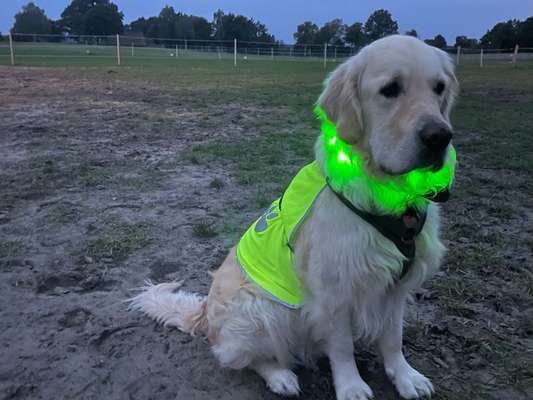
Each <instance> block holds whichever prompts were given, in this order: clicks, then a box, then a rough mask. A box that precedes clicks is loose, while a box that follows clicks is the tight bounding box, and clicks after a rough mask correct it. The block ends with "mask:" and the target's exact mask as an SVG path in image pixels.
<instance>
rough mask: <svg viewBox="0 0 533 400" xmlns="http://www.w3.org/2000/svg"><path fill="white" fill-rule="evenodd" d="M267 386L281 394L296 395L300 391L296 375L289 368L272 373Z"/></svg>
mask: <svg viewBox="0 0 533 400" xmlns="http://www.w3.org/2000/svg"><path fill="white" fill-rule="evenodd" d="M267 386H268V388H269V389H270V390H271V391H273V392H274V393H276V394H280V395H282V396H297V395H298V394H299V393H300V386H299V385H298V377H297V376H296V375H295V374H294V372H292V371H290V370H288V369H287V370H279V371H275V372H273V373H272V375H271V376H270V377H269V378H268V381H267Z"/></svg>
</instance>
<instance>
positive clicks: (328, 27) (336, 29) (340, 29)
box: [315, 18, 346, 46]
mask: <svg viewBox="0 0 533 400" xmlns="http://www.w3.org/2000/svg"><path fill="white" fill-rule="evenodd" d="M345 34H346V25H344V24H343V23H342V19H339V18H335V19H333V20H331V21H329V22H326V23H325V24H324V26H322V28H320V29H319V30H318V33H317V34H316V36H315V43H317V44H322V43H327V44H331V45H334V46H343V45H344V36H345Z"/></svg>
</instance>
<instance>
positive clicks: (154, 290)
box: [129, 282, 207, 336]
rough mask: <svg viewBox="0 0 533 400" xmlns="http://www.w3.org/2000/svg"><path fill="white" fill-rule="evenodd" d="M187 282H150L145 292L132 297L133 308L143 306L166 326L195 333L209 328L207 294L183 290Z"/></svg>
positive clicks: (141, 308)
mask: <svg viewBox="0 0 533 400" xmlns="http://www.w3.org/2000/svg"><path fill="white" fill-rule="evenodd" d="M182 283H183V282H172V283H160V284H158V285H154V284H152V283H151V282H147V285H146V286H145V287H144V288H142V292H141V293H140V294H138V295H137V296H135V297H134V298H132V299H130V300H129V301H130V309H133V310H139V311H142V312H144V313H145V314H147V315H148V316H150V317H151V318H153V319H155V320H156V321H157V322H159V323H162V324H163V325H165V326H175V327H176V328H178V329H179V330H181V331H183V332H186V333H189V334H191V335H193V336H194V335H195V334H196V333H197V332H205V331H206V330H207V312H206V297H205V296H200V295H199V294H196V293H189V292H184V291H182V290H179V291H177V292H176V289H178V288H179V287H180V286H181V285H182Z"/></svg>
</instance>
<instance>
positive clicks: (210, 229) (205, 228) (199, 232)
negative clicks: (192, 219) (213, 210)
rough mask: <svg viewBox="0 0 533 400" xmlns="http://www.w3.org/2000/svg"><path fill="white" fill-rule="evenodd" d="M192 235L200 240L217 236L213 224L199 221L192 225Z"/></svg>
mask: <svg viewBox="0 0 533 400" xmlns="http://www.w3.org/2000/svg"><path fill="white" fill-rule="evenodd" d="M192 233H193V234H194V236H196V237H199V238H202V239H208V238H212V237H215V236H216V235H217V231H216V229H215V226H214V224H213V223H211V222H208V221H201V222H199V223H197V224H195V225H193V227H192Z"/></svg>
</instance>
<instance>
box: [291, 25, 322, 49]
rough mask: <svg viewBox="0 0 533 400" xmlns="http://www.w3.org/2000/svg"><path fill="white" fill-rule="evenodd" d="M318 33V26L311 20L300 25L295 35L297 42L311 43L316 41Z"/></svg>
mask: <svg viewBox="0 0 533 400" xmlns="http://www.w3.org/2000/svg"><path fill="white" fill-rule="evenodd" d="M317 33H318V26H317V25H316V24H314V23H312V22H311V21H305V22H304V23H303V24H300V25H298V27H297V28H296V32H295V33H294V35H293V36H294V40H295V41H296V44H310V43H314V42H315V38H316V35H317Z"/></svg>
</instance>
